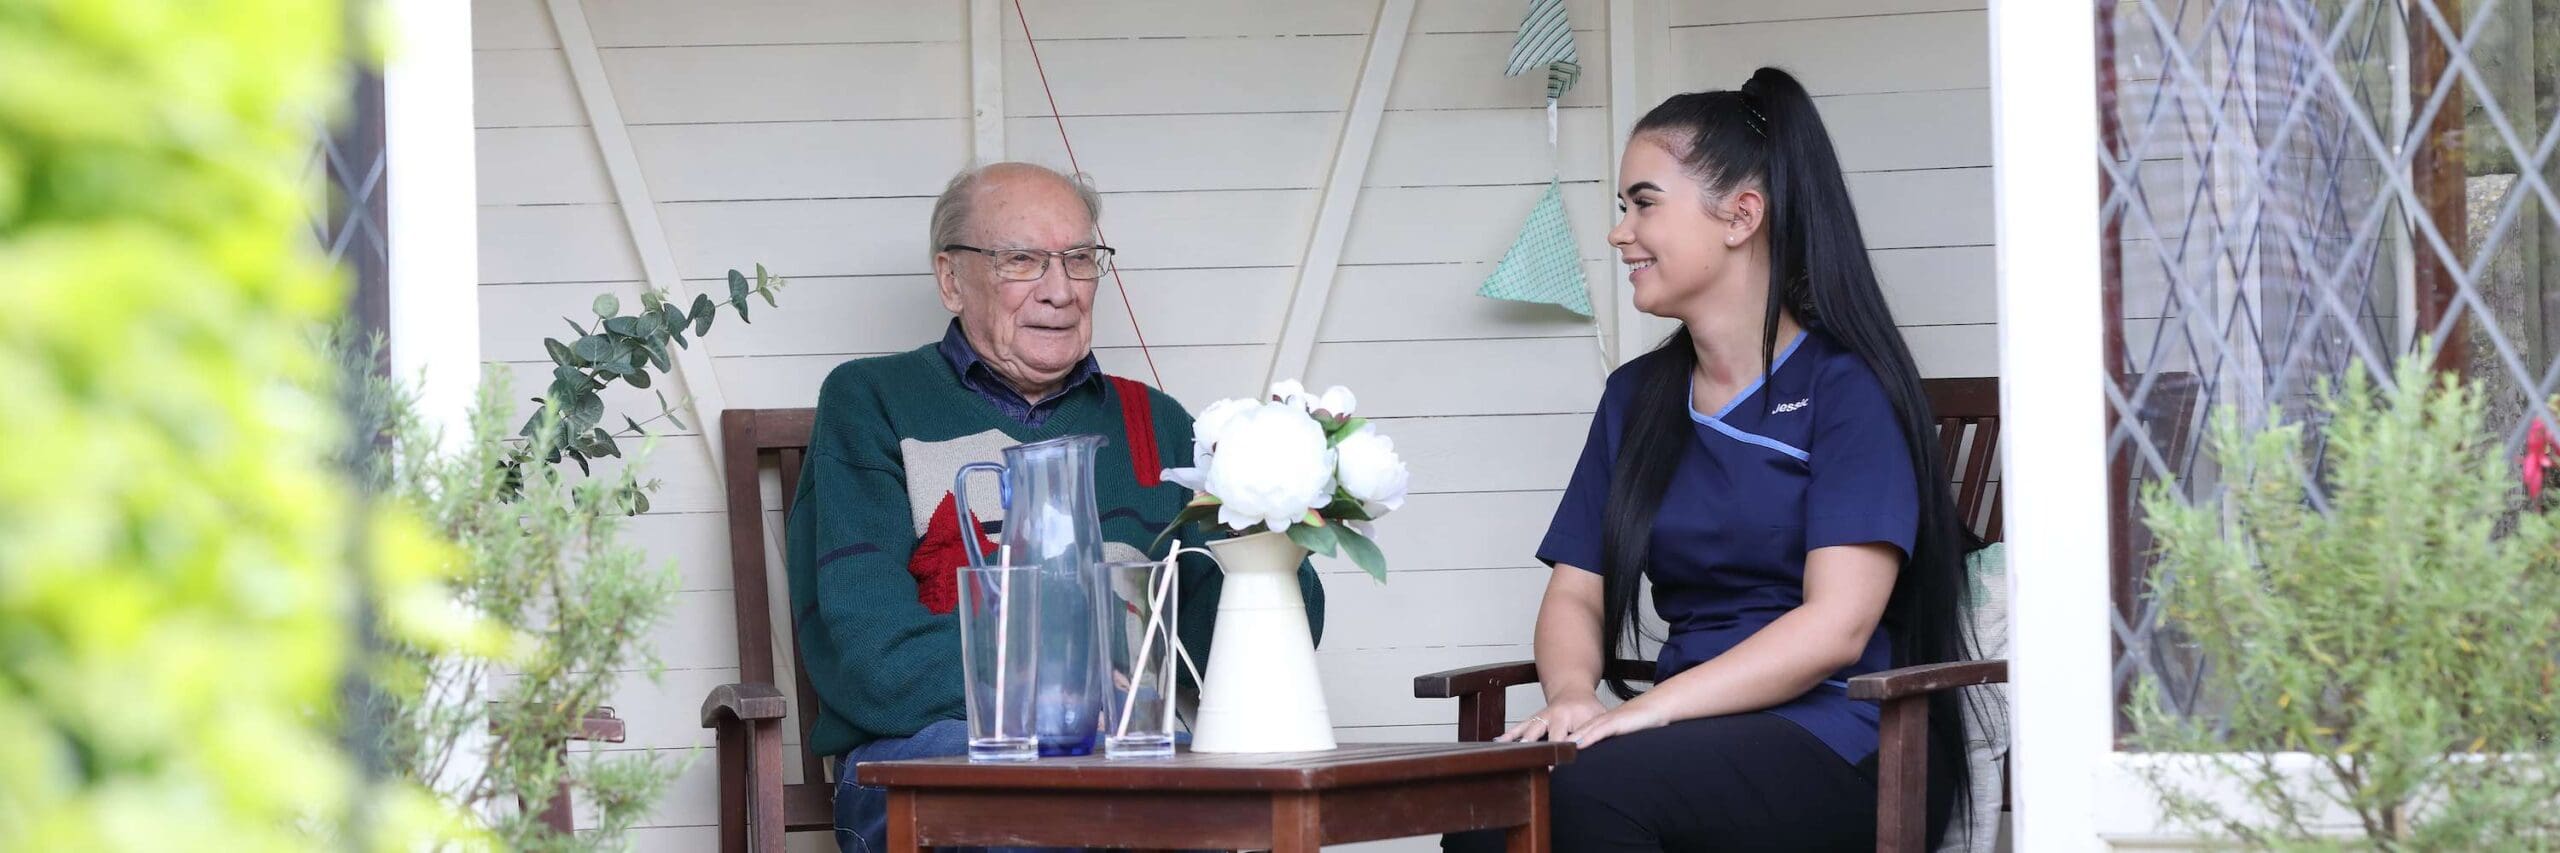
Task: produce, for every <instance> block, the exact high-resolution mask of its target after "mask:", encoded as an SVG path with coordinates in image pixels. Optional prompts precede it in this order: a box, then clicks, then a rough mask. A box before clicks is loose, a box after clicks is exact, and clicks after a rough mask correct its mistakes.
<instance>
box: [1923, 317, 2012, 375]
mask: <svg viewBox="0 0 2560 853" xmlns="http://www.w3.org/2000/svg"><path fill="white" fill-rule="evenodd" d="M1902 339H1903V341H1904V342H1906V343H1908V344H1910V346H1911V360H1913V361H1916V362H1919V364H1920V375H1921V376H1923V377H1927V378H1930V379H1938V378H1959V377H1967V376H1998V375H2000V330H1999V327H1998V326H1995V325H1993V324H1990V323H1982V324H1976V325H1966V326H1906V327H1904V328H1903V330H1902Z"/></svg>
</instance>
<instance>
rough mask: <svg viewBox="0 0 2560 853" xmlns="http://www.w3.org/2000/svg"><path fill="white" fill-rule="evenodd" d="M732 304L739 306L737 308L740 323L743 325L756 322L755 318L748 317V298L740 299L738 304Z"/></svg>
mask: <svg viewBox="0 0 2560 853" xmlns="http://www.w3.org/2000/svg"><path fill="white" fill-rule="evenodd" d="M731 304H732V305H735V306H737V308H738V322H741V323H753V322H755V318H753V317H749V316H747V300H746V298H745V297H740V298H739V299H738V300H737V301H736V302H733V303H731Z"/></svg>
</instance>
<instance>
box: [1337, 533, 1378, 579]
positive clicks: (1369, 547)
mask: <svg viewBox="0 0 2560 853" xmlns="http://www.w3.org/2000/svg"><path fill="white" fill-rule="evenodd" d="M1333 535H1334V538H1335V539H1337V540H1339V541H1340V542H1341V543H1342V553H1343V555H1344V556H1347V557H1350V558H1351V562H1353V563H1357V564H1359V566H1360V570H1361V571H1364V572H1368V573H1369V576H1370V577H1373V578H1377V579H1378V582H1379V583H1386V582H1387V555H1386V553H1385V552H1382V551H1379V550H1378V543H1376V542H1373V541H1370V540H1369V537H1366V536H1362V535H1360V531H1357V530H1353V529H1351V525H1348V524H1337V525H1333Z"/></svg>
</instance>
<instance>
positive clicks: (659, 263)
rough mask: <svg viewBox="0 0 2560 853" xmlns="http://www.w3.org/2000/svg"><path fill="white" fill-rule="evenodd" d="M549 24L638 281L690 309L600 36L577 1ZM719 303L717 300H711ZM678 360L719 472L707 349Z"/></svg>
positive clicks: (697, 347)
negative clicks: (607, 72)
mask: <svg viewBox="0 0 2560 853" xmlns="http://www.w3.org/2000/svg"><path fill="white" fill-rule="evenodd" d="M550 7H551V25H552V28H553V29H554V30H557V31H558V32H559V33H560V53H561V54H562V55H563V56H565V57H567V59H568V60H569V79H570V80H571V81H572V82H574V83H575V84H576V85H577V88H578V100H579V101H580V102H581V103H583V104H585V105H586V108H587V126H588V127H589V128H590V129H592V130H593V131H594V133H595V141H596V151H597V152H598V153H600V154H602V155H603V156H604V171H605V174H606V176H607V177H610V178H611V179H612V181H613V197H614V201H615V202H616V203H618V204H619V205H620V206H621V208H622V222H623V225H624V227H625V228H626V230H628V231H629V232H630V234H631V246H632V249H633V250H634V251H637V252H638V253H639V255H640V270H641V274H642V275H643V276H645V277H646V278H647V279H648V284H649V287H650V288H652V289H655V290H657V291H658V292H660V293H664V294H666V295H667V301H670V302H674V303H676V304H678V305H685V304H690V303H691V302H693V293H692V292H691V291H690V290H689V289H688V288H687V287H686V285H685V282H684V277H683V276H681V275H678V274H677V273H676V256H675V252H674V250H672V249H669V248H668V246H667V229H666V226H664V225H662V224H660V223H659V221H658V203H657V200H656V199H655V198H653V197H651V196H650V195H649V182H648V181H647V180H646V179H644V178H643V177H642V175H641V174H640V156H639V155H638V154H637V153H635V152H634V151H633V149H632V147H631V131H630V129H629V128H628V127H626V126H625V125H624V124H623V121H622V105H621V104H620V103H618V102H616V101H615V100H614V97H613V84H612V83H611V82H610V81H608V80H606V79H605V76H604V59H603V57H601V56H600V55H598V54H597V53H596V37H595V32H594V31H593V30H590V29H588V27H587V12H586V9H585V8H583V7H581V6H580V5H579V0H550ZM714 298H715V299H716V298H718V297H716V296H715V297H714ZM671 355H674V356H675V363H676V375H677V376H678V377H680V378H682V379H683V380H684V387H685V390H686V391H687V392H688V395H689V396H690V397H691V398H692V401H693V423H694V425H695V427H696V429H697V431H699V432H700V433H701V435H702V445H703V449H704V452H705V453H707V454H708V455H709V459H708V464H709V465H710V466H711V470H713V471H718V470H720V429H719V423H720V411H721V410H722V409H726V408H728V402H727V398H726V397H724V396H722V394H721V393H720V377H718V376H717V375H714V374H713V373H712V372H711V348H710V342H709V341H705V340H699V339H697V340H695V341H694V342H693V346H692V347H690V348H683V347H679V348H677V349H676V351H675V352H674V353H671Z"/></svg>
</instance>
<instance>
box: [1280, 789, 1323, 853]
mask: <svg viewBox="0 0 2560 853" xmlns="http://www.w3.org/2000/svg"><path fill="white" fill-rule="evenodd" d="M1323 844H1324V818H1323V815H1322V814H1321V813H1319V812H1318V811H1317V810H1316V795H1315V794H1313V793H1301V792H1287V793H1280V794H1275V795H1273V796H1272V798H1271V853H1317V851H1319V850H1321V849H1322V846H1323Z"/></svg>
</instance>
